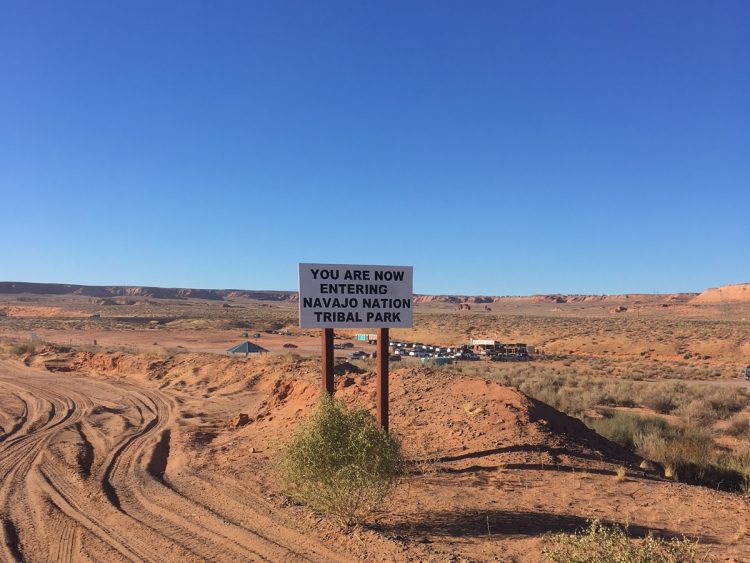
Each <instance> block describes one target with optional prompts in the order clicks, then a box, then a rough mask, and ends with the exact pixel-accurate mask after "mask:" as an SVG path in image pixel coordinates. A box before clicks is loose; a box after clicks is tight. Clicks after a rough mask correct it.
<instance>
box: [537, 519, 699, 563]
mask: <svg viewBox="0 0 750 563" xmlns="http://www.w3.org/2000/svg"><path fill="white" fill-rule="evenodd" d="M543 550H544V554H545V555H546V556H547V557H549V558H550V559H551V560H552V561H555V562H556V563H613V562H618V563H678V562H679V563H690V562H693V561H705V560H706V558H705V557H703V556H699V554H698V545H697V543H696V542H694V541H691V540H689V539H687V538H681V539H678V538H673V539H669V540H664V539H660V538H655V537H654V536H652V535H651V534H649V535H647V536H646V537H645V538H643V539H642V540H641V541H639V542H635V541H633V540H631V539H630V537H629V536H628V533H627V529H626V528H622V527H621V526H618V525H606V524H602V523H601V522H600V521H599V520H593V521H592V522H591V523H590V524H589V527H588V528H587V529H585V530H583V531H582V532H579V533H575V534H565V533H561V534H552V535H548V536H547V537H545V539H544V548H543Z"/></svg>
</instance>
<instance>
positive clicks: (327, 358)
mask: <svg viewBox="0 0 750 563" xmlns="http://www.w3.org/2000/svg"><path fill="white" fill-rule="evenodd" d="M321 336H322V343H321V344H322V349H321V354H320V361H321V364H322V369H321V374H322V376H323V379H322V384H323V385H322V387H323V391H325V392H326V393H328V394H329V395H330V396H331V397H333V391H334V389H333V329H332V328H324V329H323V332H322V334H321Z"/></svg>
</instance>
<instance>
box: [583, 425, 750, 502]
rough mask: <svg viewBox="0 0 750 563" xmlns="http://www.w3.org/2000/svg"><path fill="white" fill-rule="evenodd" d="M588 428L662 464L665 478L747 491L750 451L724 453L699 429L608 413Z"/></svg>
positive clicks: (724, 451)
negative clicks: (745, 452)
mask: <svg viewBox="0 0 750 563" xmlns="http://www.w3.org/2000/svg"><path fill="white" fill-rule="evenodd" d="M591 425H592V426H593V428H594V429H595V430H596V431H597V432H598V433H599V434H601V435H602V436H604V437H606V438H608V439H610V440H612V441H613V442H616V443H618V444H620V445H621V446H623V447H625V448H628V449H629V450H631V451H633V452H635V453H636V454H638V455H639V456H641V457H644V458H646V459H649V460H652V461H655V462H657V463H659V464H661V465H662V466H663V467H664V469H665V476H666V477H669V478H673V479H677V480H680V481H684V482H687V483H693V484H698V485H706V486H710V487H712V488H717V489H722V490H728V491H740V492H745V491H746V490H750V451H748V454H747V455H744V454H737V453H734V454H733V453H731V452H727V451H726V450H724V449H722V448H720V447H719V446H717V444H716V442H714V440H713V438H712V436H711V435H710V434H709V433H708V432H707V431H706V430H704V429H702V428H697V427H694V426H689V425H686V426H674V425H671V424H668V423H667V422H665V421H664V420H662V419H660V418H656V417H642V416H638V415H635V414H632V413H609V416H607V417H605V418H604V419H602V420H599V421H594V422H592V423H591Z"/></svg>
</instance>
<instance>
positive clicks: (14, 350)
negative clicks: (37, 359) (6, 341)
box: [10, 342, 36, 356]
mask: <svg viewBox="0 0 750 563" xmlns="http://www.w3.org/2000/svg"><path fill="white" fill-rule="evenodd" d="M34 352H36V344H35V343H34V342H29V343H24V344H16V345H15V346H11V348H10V353H11V354H13V355H14V356H25V355H26V354H33V353H34Z"/></svg>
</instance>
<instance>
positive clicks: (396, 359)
mask: <svg viewBox="0 0 750 563" xmlns="http://www.w3.org/2000/svg"><path fill="white" fill-rule="evenodd" d="M388 361H389V362H400V361H401V356H400V355H399V354H391V355H390V356H388Z"/></svg>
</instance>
